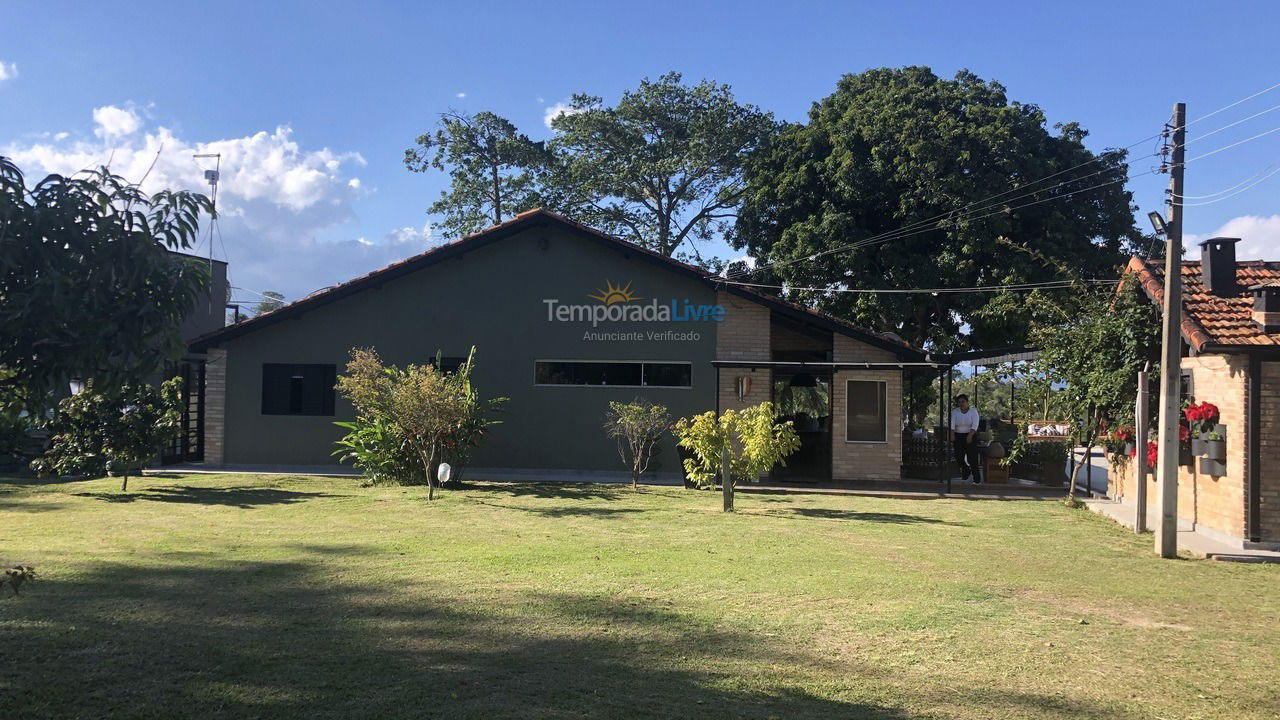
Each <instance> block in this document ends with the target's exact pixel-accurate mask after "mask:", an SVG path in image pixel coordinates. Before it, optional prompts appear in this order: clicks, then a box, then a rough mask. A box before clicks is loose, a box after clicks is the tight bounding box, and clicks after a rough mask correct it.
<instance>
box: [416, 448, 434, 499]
mask: <svg viewBox="0 0 1280 720" xmlns="http://www.w3.org/2000/svg"><path fill="white" fill-rule="evenodd" d="M418 456H419V457H421V458H422V468H423V470H424V471H425V472H426V473H427V500H434V499H435V495H436V481H435V478H433V477H431V464H432V461H434V460H435V448H434V447H433V448H432V449H431V452H430V453H429V454H428V453H427V452H426V451H423V450H419V451H418Z"/></svg>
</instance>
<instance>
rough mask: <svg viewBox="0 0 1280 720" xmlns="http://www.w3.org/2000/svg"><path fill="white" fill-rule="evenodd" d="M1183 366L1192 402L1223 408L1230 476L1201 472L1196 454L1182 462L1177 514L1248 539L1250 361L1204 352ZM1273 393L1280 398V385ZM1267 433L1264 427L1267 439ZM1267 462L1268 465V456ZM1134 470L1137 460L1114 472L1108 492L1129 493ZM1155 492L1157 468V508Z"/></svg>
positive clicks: (1150, 497) (1151, 493) (1151, 486)
mask: <svg viewBox="0 0 1280 720" xmlns="http://www.w3.org/2000/svg"><path fill="white" fill-rule="evenodd" d="M1182 369H1183V371H1184V372H1190V374H1191V377H1192V388H1193V391H1194V394H1195V397H1194V398H1193V399H1194V401H1195V402H1204V401H1208V402H1211V403H1213V404H1214V405H1217V406H1218V409H1219V411H1220V412H1221V419H1220V422H1221V423H1222V424H1223V425H1225V426H1226V428H1227V434H1226V440H1227V460H1226V475H1223V476H1222V477H1214V476H1211V475H1204V474H1201V473H1200V471H1199V462H1198V458H1197V459H1196V461H1195V462H1194V463H1193V464H1192V466H1190V467H1188V466H1185V465H1183V466H1179V468H1178V517H1180V518H1182V519H1184V520H1187V521H1190V522H1191V523H1193V524H1194V525H1195V526H1196V527H1204V528H1209V529H1211V530H1214V531H1217V532H1218V533H1222V534H1225V535H1228V536H1230V537H1232V538H1237V539H1244V537H1245V511H1246V498H1245V490H1246V487H1247V483H1246V480H1245V479H1246V478H1247V477H1248V474H1247V473H1248V452H1247V447H1246V443H1247V441H1248V418H1249V412H1248V397H1249V395H1248V387H1249V384H1248V374H1249V360H1248V358H1247V357H1246V356H1244V355H1200V356H1197V357H1187V358H1183V359H1182ZM1277 384H1280V378H1278V379H1277ZM1275 394H1276V397H1277V398H1280V389H1277V391H1275ZM1264 395H1265V394H1264ZM1156 402H1158V399H1157V398H1155V397H1153V398H1152V403H1153V404H1154V403H1156ZM1264 402H1265V399H1264ZM1277 402H1280V400H1277ZM1266 432H1267V431H1266V429H1265V428H1264V430H1263V436H1264V438H1265V437H1266ZM1273 432H1275V431H1273ZM1273 442H1275V441H1273ZM1264 445H1265V440H1264ZM1277 451H1280V446H1277ZM1263 467H1264V468H1265V467H1266V462H1265V461H1264V462H1263ZM1134 470H1135V463H1133V462H1129V463H1126V464H1125V466H1124V468H1123V471H1122V472H1120V473H1112V474H1113V476H1114V477H1113V482H1112V483H1111V484H1112V487H1111V488H1109V492H1110V493H1111V494H1112V495H1113V496H1117V497H1128V496H1131V495H1133V494H1134V493H1135V490H1134V480H1133V475H1134ZM1157 494H1158V490H1157V488H1156V483H1155V473H1154V470H1153V471H1152V473H1151V474H1150V475H1148V477H1147V504H1148V506H1150V507H1152V508H1155V507H1158V505H1157V503H1158V499H1157Z"/></svg>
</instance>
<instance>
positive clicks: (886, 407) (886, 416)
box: [843, 378, 889, 445]
mask: <svg viewBox="0 0 1280 720" xmlns="http://www.w3.org/2000/svg"><path fill="white" fill-rule="evenodd" d="M853 382H862V383H877V384H879V385H882V386H883V387H884V439H883V440H850V439H849V383H853ZM843 410H844V438H843V439H844V441H845V443H846V444H848V445H888V444H889V381H888V380H860V379H858V378H846V379H845V381H844V408H843Z"/></svg>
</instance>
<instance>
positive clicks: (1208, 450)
mask: <svg viewBox="0 0 1280 720" xmlns="http://www.w3.org/2000/svg"><path fill="white" fill-rule="evenodd" d="M1219 428H1221V429H1223V430H1225V429H1226V428H1223V426H1221V425H1217V426H1215V427H1214V429H1213V430H1210V431H1209V432H1207V433H1205V435H1204V438H1205V439H1204V441H1203V442H1204V449H1205V451H1204V456H1205V457H1206V458H1208V459H1210V460H1217V461H1219V462H1221V461H1223V460H1226V459H1227V439H1226V437H1225V436H1224V434H1223V433H1221V432H1219V431H1218V430H1219Z"/></svg>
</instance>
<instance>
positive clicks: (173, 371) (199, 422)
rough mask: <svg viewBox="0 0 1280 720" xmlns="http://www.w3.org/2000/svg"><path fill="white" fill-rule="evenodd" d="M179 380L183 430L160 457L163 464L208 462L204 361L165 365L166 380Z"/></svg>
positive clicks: (187, 361) (184, 361) (186, 361)
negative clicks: (205, 435) (205, 431)
mask: <svg viewBox="0 0 1280 720" xmlns="http://www.w3.org/2000/svg"><path fill="white" fill-rule="evenodd" d="M175 376H176V377H180V378H182V404H183V407H182V421H181V429H180V430H179V432H178V434H177V435H176V436H175V437H174V438H173V440H172V441H170V442H169V444H168V445H166V446H165V448H164V450H163V451H162V452H161V453H160V463H161V464H162V465H172V464H174V463H184V462H204V361H203V360H183V361H181V362H177V363H165V374H164V377H165V379H166V380H167V379H169V378H171V377H175Z"/></svg>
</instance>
